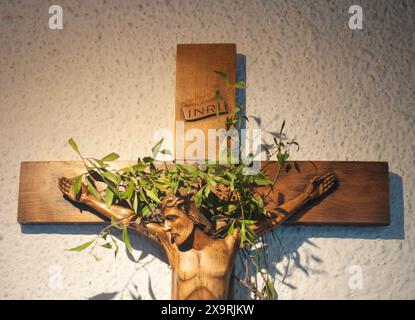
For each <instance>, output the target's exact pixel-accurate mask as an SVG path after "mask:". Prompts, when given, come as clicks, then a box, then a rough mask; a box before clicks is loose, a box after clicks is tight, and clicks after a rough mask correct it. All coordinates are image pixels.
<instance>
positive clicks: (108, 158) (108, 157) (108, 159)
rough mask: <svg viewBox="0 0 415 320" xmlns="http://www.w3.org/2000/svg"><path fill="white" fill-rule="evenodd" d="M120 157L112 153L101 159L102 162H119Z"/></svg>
mask: <svg viewBox="0 0 415 320" xmlns="http://www.w3.org/2000/svg"><path fill="white" fill-rule="evenodd" d="M119 157H120V156H119V155H118V153H115V152H111V153H110V154H107V155H106V156H105V157H104V158H102V159H101V161H114V160H117V159H118V158H119Z"/></svg>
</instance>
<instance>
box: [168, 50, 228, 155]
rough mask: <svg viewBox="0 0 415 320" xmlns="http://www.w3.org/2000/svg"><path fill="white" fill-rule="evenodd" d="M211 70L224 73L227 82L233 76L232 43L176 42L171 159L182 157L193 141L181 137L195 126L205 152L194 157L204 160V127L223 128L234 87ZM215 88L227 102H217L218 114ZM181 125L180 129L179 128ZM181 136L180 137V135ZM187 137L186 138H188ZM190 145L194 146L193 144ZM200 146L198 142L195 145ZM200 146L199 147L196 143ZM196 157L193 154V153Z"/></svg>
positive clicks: (205, 130) (206, 148)
mask: <svg viewBox="0 0 415 320" xmlns="http://www.w3.org/2000/svg"><path fill="white" fill-rule="evenodd" d="M215 71H220V72H223V73H225V74H226V75H228V77H229V80H230V82H231V83H234V82H235V78H236V45H235V44H179V45H177V64H176V112H175V120H176V122H175V136H176V141H175V155H176V156H175V158H176V159H177V160H184V159H186V158H187V157H186V156H185V155H184V154H183V152H182V150H183V151H184V150H186V148H187V147H188V146H189V145H192V144H193V143H194V141H195V140H193V139H192V140H190V139H189V141H187V140H184V139H183V138H185V137H186V135H187V134H188V135H190V134H191V133H192V132H191V131H190V132H189V130H192V129H199V130H201V132H203V134H204V138H205V139H204V140H203V144H204V150H205V155H204V156H199V157H197V158H198V159H200V160H202V159H208V158H210V157H209V156H208V144H207V140H208V129H219V128H223V129H224V128H225V122H226V116H227V115H226V114H225V113H222V112H225V111H226V112H228V113H232V112H233V110H234V107H235V89H234V88H233V87H231V86H229V85H227V84H226V82H225V81H224V80H223V79H222V78H221V77H220V76H219V75H218V74H217V73H215ZM216 90H219V91H220V93H221V95H222V97H223V98H224V100H225V101H226V102H227V106H226V110H225V106H224V104H223V102H219V103H220V104H219V108H218V109H219V112H220V113H221V114H220V115H219V116H217V114H216V108H217V106H218V105H217V103H218V100H217V99H215V94H216ZM181 126H183V127H181ZM181 128H183V130H182V129H181ZM183 135H184V136H183ZM188 138H190V137H188ZM193 146H194V145H193ZM199 146H200V144H199ZM200 148H202V149H203V146H200ZM194 156H196V155H194Z"/></svg>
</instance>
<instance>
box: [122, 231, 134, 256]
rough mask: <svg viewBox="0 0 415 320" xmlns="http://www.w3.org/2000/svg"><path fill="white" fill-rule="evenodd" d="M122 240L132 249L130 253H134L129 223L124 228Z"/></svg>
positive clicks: (129, 249)
mask: <svg viewBox="0 0 415 320" xmlns="http://www.w3.org/2000/svg"><path fill="white" fill-rule="evenodd" d="M122 241H124V243H125V246H126V247H127V249H128V251H130V253H132V252H133V248H132V247H131V242H130V239H129V238H128V230H127V225H124V228H123V230H122Z"/></svg>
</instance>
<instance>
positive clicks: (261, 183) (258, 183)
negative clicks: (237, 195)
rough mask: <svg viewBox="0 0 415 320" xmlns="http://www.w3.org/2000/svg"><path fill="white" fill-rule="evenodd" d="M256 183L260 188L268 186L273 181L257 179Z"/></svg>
mask: <svg viewBox="0 0 415 320" xmlns="http://www.w3.org/2000/svg"><path fill="white" fill-rule="evenodd" d="M255 183H256V184H257V185H258V186H266V185H269V184H271V183H272V181H271V180H268V179H255Z"/></svg>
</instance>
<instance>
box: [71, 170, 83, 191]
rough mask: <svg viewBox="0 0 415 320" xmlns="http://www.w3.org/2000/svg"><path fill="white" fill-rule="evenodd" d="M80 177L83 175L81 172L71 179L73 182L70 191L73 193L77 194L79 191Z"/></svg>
mask: <svg viewBox="0 0 415 320" xmlns="http://www.w3.org/2000/svg"><path fill="white" fill-rule="evenodd" d="M82 177H83V174H81V175H80V176H79V177H76V178H75V179H74V180H73V184H72V187H71V191H72V193H73V194H75V195H76V194H78V193H79V191H81V186H82Z"/></svg>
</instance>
